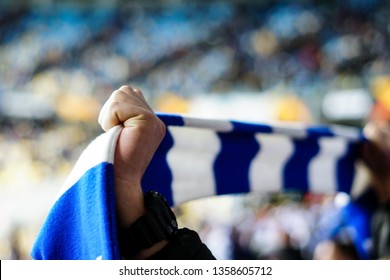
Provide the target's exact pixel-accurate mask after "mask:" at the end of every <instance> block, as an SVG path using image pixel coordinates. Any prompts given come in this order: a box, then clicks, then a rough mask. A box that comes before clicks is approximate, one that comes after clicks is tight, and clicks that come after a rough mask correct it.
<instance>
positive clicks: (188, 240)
mask: <svg viewBox="0 0 390 280" xmlns="http://www.w3.org/2000/svg"><path fill="white" fill-rule="evenodd" d="M148 259H149V260H215V257H214V256H213V254H212V253H211V251H210V250H209V248H207V246H206V245H205V244H203V243H202V241H201V240H200V237H199V235H198V234H197V233H196V232H195V231H193V230H190V229H188V228H183V229H179V230H178V231H177V233H176V234H175V235H173V236H172V237H170V238H169V243H168V245H167V246H165V247H164V248H163V249H162V250H160V251H158V252H157V253H156V254H154V255H152V256H150V257H149V258H148Z"/></svg>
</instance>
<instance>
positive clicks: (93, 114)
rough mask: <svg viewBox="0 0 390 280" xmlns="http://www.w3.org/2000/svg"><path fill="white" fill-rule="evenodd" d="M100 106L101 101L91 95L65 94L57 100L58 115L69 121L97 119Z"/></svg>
mask: <svg viewBox="0 0 390 280" xmlns="http://www.w3.org/2000/svg"><path fill="white" fill-rule="evenodd" d="M100 108H101V105H100V103H99V102H98V101H97V100H96V99H95V98H93V97H91V96H82V95H76V94H63V95H61V96H59V97H58V98H57V102H56V112H57V114H58V116H59V117H60V118H61V119H63V120H64V121H68V122H92V121H96V120H97V118H98V115H99V111H100Z"/></svg>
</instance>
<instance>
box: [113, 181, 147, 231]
mask: <svg viewBox="0 0 390 280" xmlns="http://www.w3.org/2000/svg"><path fill="white" fill-rule="evenodd" d="M115 196H116V205H117V220H118V225H119V227H120V228H128V227H129V226H130V225H131V224H133V223H134V222H135V221H136V220H137V219H138V218H139V217H141V216H143V215H144V214H145V205H144V197H143V192H142V189H141V185H140V184H131V183H123V184H122V183H119V182H118V180H116V182H115Z"/></svg>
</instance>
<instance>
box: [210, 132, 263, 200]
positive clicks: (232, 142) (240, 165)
mask: <svg viewBox="0 0 390 280" xmlns="http://www.w3.org/2000/svg"><path fill="white" fill-rule="evenodd" d="M218 137H219V138H220V141H221V151H220V153H219V154H218V156H217V158H216V160H215V163H214V174H215V180H216V191H217V194H229V193H244V192H249V190H250V187H249V186H250V184H249V167H250V164H251V161H252V159H253V158H254V157H255V156H256V154H257V152H258V150H259V144H258V142H257V141H256V139H255V137H254V134H249V133H231V132H229V133H218Z"/></svg>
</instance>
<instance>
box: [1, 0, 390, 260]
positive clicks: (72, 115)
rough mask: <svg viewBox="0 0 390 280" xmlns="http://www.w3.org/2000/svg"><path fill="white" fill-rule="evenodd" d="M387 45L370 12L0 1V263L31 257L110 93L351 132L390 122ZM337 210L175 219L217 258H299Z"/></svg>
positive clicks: (330, 204) (378, 14)
mask: <svg viewBox="0 0 390 280" xmlns="http://www.w3.org/2000/svg"><path fill="white" fill-rule="evenodd" d="M389 34H390V2H389V1H379V0H371V1H369V0H345V1H327V0H298V1H271V0H262V1H249V0H241V1H238V0H237V1H185V0H159V1H141V0H138V1H120V0H116V1H108V0H107V1H105V0H90V1H87V0H78V1H71V0H67V1H56V0H30V1H28V0H25V1H12V0H1V1H0V128H1V130H0V217H1V219H0V220H1V227H0V258H1V259H29V258H30V256H29V251H30V248H31V245H32V242H33V240H34V238H35V235H36V234H37V232H38V230H39V228H40V226H41V223H42V221H43V219H44V218H45V216H46V214H47V211H48V209H49V208H50V206H51V203H52V201H53V200H54V198H55V195H56V193H57V191H58V190H59V188H60V186H61V184H62V182H63V181H64V179H65V177H66V176H67V174H68V173H69V171H70V169H71V168H72V166H73V164H74V162H75V161H76V159H77V158H78V156H79V154H80V152H81V151H82V149H83V148H84V147H85V146H86V145H87V143H89V141H90V140H91V139H93V138H94V137H96V136H97V135H98V134H100V133H101V129H100V128H99V126H98V125H97V121H96V120H97V114H98V112H99V109H100V107H101V105H102V104H103V103H104V102H105V100H106V99H107V98H108V96H109V95H110V94H111V92H112V91H113V90H115V89H116V88H117V87H119V86H120V85H123V84H130V85H133V86H135V87H138V88H140V89H142V91H143V92H144V94H145V95H146V97H147V99H148V101H149V102H150V103H151V104H152V106H153V108H154V109H155V110H157V111H166V112H180V113H189V114H194V115H196V116H203V117H212V118H234V119H242V120H251V121H252V120H255V121H261V122H267V121H291V122H301V123H338V124H344V125H350V126H355V127H363V125H364V123H365V121H366V120H367V118H368V117H369V116H370V117H377V118H384V119H389V117H390V113H389V111H390V75H389V74H390V71H389V70H390V68H389V50H390V49H389V47H388V46H389ZM347 200H348V197H346V196H345V195H337V196H334V197H323V196H313V195H301V194H285V195H280V194H279V195H277V194H275V195H268V196H266V195H252V196H237V197H221V198H218V199H215V198H214V199H205V200H201V201H196V202H191V203H187V204H185V205H182V206H180V207H178V208H177V209H176V211H177V213H178V215H179V217H180V222H181V223H182V225H188V226H190V227H192V228H195V229H197V230H199V232H200V233H201V235H202V237H203V239H204V241H205V242H206V243H207V244H208V245H209V246H210V248H211V249H212V250H213V251H214V252H215V255H216V256H217V257H219V258H222V259H231V258H254V259H265V258H268V259H269V258H289V257H291V254H296V253H297V252H299V253H301V256H302V258H305V259H310V258H312V257H313V253H314V248H315V245H316V244H317V243H318V242H319V241H321V240H323V239H325V238H327V237H328V236H329V234H330V231H331V230H332V227H333V226H334V224H335V223H336V222H337V221H338V219H339V216H340V214H339V213H340V211H339V209H340V207H341V206H342V205H344V204H345V202H346V201H347ZM286 244H287V245H286ZM286 246H287V247H286ZM295 257H297V255H295Z"/></svg>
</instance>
